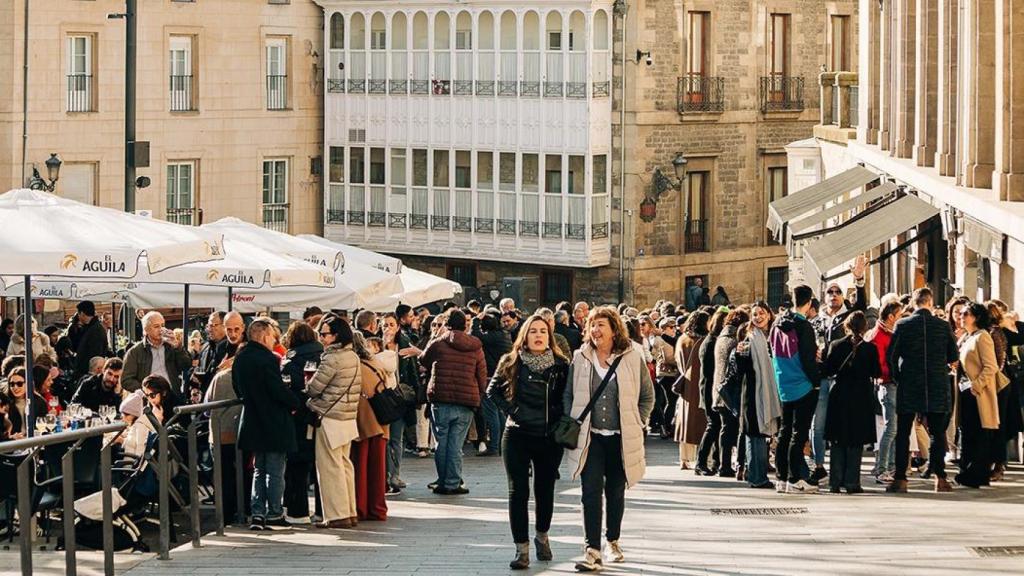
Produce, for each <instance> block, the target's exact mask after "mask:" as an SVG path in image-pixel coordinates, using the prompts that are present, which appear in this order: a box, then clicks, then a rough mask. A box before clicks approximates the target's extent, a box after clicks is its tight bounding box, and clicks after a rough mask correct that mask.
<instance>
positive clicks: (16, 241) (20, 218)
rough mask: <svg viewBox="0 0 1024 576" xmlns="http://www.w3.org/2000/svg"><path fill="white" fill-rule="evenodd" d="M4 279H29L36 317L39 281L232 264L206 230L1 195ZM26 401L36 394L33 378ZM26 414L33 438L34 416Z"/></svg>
mask: <svg viewBox="0 0 1024 576" xmlns="http://www.w3.org/2000/svg"><path fill="white" fill-rule="evenodd" d="M0 230H3V236H2V238H0V249H2V251H3V254H4V258H2V259H0V276H22V277H23V278H22V284H23V289H24V298H25V310H26V312H27V311H29V310H31V309H32V291H31V285H32V280H31V279H32V276H33V275H62V276H65V277H70V278H81V279H93V280H114V281H117V280H118V279H121V280H125V281H127V280H130V279H132V278H134V277H135V276H136V275H137V274H138V273H139V272H140V271H141V270H145V271H146V272H149V273H157V272H160V271H163V270H167V269H168V268H173V267H175V266H180V265H182V264H187V263H190V262H211V261H214V260H221V259H223V257H224V245H223V239H222V236H221V234H220V233H218V232H217V231H215V230H198V229H193V228H186V227H183V226H177V225H174V224H170V223H167V222H162V221H159V220H152V219H149V218H143V217H140V216H136V215H134V214H126V213H124V212H119V211H117V210H113V209H110V208H103V207H99V206H92V205H88V204H82V203H80V202H75V201H73V200H69V199H67V198H61V197H59V196H55V195H53V194H49V193H46V192H41V191H38V190H26V189H18V190H11V191H9V192H7V193H5V194H2V195H0ZM25 334H26V338H25V356H26V358H32V315H31V314H29V313H26V314H25ZM25 379H26V393H27V397H28V398H31V397H32V394H33V393H34V386H33V382H32V375H31V374H26V378H25ZM31 405H32V403H31V402H29V403H28V406H29V410H27V413H26V421H27V422H28V429H27V431H28V434H29V435H32V434H33V433H34V426H33V419H34V417H35V415H34V414H32V413H31Z"/></svg>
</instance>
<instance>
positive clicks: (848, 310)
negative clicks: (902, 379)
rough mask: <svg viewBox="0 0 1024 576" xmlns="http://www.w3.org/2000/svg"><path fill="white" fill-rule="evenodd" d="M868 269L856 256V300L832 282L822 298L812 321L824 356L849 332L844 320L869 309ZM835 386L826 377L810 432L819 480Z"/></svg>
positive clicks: (822, 473) (814, 478) (823, 474)
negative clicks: (829, 394)
mask: <svg viewBox="0 0 1024 576" xmlns="http://www.w3.org/2000/svg"><path fill="white" fill-rule="evenodd" d="M866 271H867V258H865V257H864V256H863V255H860V256H857V258H856V259H855V260H854V262H853V265H851V266H850V273H851V274H852V275H853V283H854V286H856V288H857V297H856V300H854V301H853V302H847V301H846V298H844V297H843V289H842V287H840V286H839V283H838V282H836V281H834V280H832V281H829V283H828V287H827V288H825V295H824V297H823V298H822V299H821V306H820V308H819V309H818V315H817V317H815V318H814V320H812V321H811V325H812V326H814V332H815V334H816V336H817V340H818V344H819V346H818V348H819V351H820V353H821V357H822V358H825V357H827V356H828V352H829V348H831V347H832V343H833V342H836V341H837V340H841V339H842V338H843V337H844V336H846V333H845V332H844V331H843V323H845V322H846V319H847V318H848V317H849V316H850V314H853V313H854V312H856V311H858V310H859V311H861V312H864V311H865V310H867V302H868V299H867V292H866V291H865V289H864V274H865V272H866ZM831 388H832V380H830V379H827V378H826V379H823V380H822V381H821V382H820V384H819V389H818V406H817V407H816V408H815V410H814V422H813V424H812V426H813V434H812V435H811V449H812V450H813V452H814V472H813V473H812V474H811V481H812V482H815V483H816V482H818V481H820V480H821V479H823V478H825V477H826V476H828V472H827V471H826V469H825V420H826V419H827V414H826V413H827V411H828V393H829V390H830V389H831Z"/></svg>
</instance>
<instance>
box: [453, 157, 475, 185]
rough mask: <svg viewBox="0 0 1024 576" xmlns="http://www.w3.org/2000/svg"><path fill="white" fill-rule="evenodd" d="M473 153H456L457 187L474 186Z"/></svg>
mask: <svg viewBox="0 0 1024 576" xmlns="http://www.w3.org/2000/svg"><path fill="white" fill-rule="evenodd" d="M471 157H472V153H471V152H470V151H469V150H456V151H455V187H456V188H470V187H472V186H473V178H472V175H471V168H472V167H471V166H470V158H471Z"/></svg>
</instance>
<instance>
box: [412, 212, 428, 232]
mask: <svg viewBox="0 0 1024 576" xmlns="http://www.w3.org/2000/svg"><path fill="white" fill-rule="evenodd" d="M409 228H411V229H413V230H426V229H427V215H426V214H411V215H410V218H409Z"/></svg>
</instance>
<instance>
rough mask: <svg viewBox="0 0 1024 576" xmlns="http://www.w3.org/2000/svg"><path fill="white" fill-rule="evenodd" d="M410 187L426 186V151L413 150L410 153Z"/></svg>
mask: <svg viewBox="0 0 1024 576" xmlns="http://www.w3.org/2000/svg"><path fill="white" fill-rule="evenodd" d="M412 185H413V186H426V185H427V151H426V150H419V149H417V150H413V151H412Z"/></svg>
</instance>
